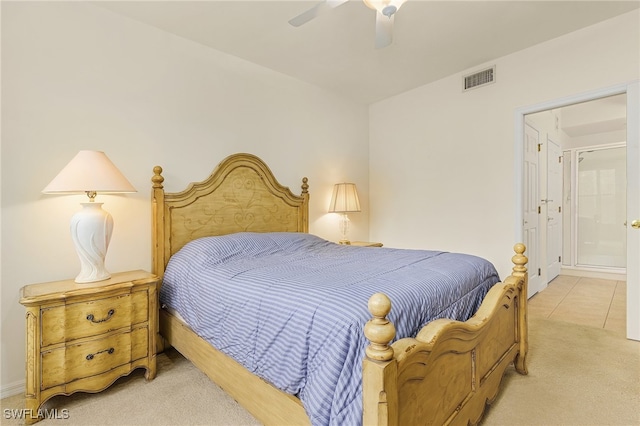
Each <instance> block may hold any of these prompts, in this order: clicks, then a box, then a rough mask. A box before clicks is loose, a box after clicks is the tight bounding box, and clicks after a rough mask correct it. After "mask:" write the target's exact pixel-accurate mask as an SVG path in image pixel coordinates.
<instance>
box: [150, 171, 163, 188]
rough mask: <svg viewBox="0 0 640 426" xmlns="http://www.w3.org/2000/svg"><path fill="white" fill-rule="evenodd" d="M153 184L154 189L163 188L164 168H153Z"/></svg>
mask: <svg viewBox="0 0 640 426" xmlns="http://www.w3.org/2000/svg"><path fill="white" fill-rule="evenodd" d="M151 182H153V187H154V188H162V182H164V177H162V167H160V166H155V167H154V168H153V177H152V178H151Z"/></svg>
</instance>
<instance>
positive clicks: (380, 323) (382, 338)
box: [364, 293, 396, 361]
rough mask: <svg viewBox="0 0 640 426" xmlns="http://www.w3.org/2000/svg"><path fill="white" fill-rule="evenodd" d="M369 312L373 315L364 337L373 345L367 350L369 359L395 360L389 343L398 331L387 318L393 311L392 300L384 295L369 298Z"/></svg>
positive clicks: (377, 294) (366, 326) (379, 294)
mask: <svg viewBox="0 0 640 426" xmlns="http://www.w3.org/2000/svg"><path fill="white" fill-rule="evenodd" d="M368 307H369V312H371V315H373V318H372V319H370V320H369V321H368V322H367V324H366V325H365V326H364V335H365V336H366V337H367V339H369V341H370V342H371V344H370V345H369V346H367V348H366V354H367V357H368V358H369V359H372V360H375V361H389V360H391V359H392V358H393V348H392V347H391V346H389V342H391V339H393V338H394V337H395V335H396V329H395V327H394V326H393V324H392V323H391V322H390V321H389V320H388V319H387V318H386V316H387V315H388V314H389V312H390V311H391V300H390V299H389V297H387V295H385V294H383V293H376V294H374V295H373V296H371V297H370V298H369V304H368Z"/></svg>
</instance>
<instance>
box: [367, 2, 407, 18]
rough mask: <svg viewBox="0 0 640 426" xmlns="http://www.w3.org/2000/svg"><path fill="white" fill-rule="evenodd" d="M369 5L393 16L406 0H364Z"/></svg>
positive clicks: (387, 15)
mask: <svg viewBox="0 0 640 426" xmlns="http://www.w3.org/2000/svg"><path fill="white" fill-rule="evenodd" d="M362 1H363V2H364V4H366V5H367V7H369V8H371V9H374V10H377V11H378V13H381V14H382V15H384V16H386V17H387V18H391V17H392V16H393V15H394V14H395V13H396V12H397V11H398V9H400V6H402V5H403V4H404V2H405V1H406V0H362Z"/></svg>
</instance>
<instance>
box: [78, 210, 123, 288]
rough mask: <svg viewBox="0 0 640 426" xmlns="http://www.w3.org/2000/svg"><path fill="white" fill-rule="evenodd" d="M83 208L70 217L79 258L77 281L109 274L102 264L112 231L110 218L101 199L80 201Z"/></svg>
mask: <svg viewBox="0 0 640 426" xmlns="http://www.w3.org/2000/svg"><path fill="white" fill-rule="evenodd" d="M81 204H82V210H80V211H79V212H78V213H76V214H75V215H73V217H72V218H71V238H72V239H73V243H74V244H75V246H76V251H77V252H78V257H79V258H80V273H79V274H78V276H77V277H76V279H75V281H76V282H77V283H91V282H95V281H102V280H106V279H109V278H111V274H110V273H109V271H107V269H106V268H105V266H104V258H105V256H106V255H107V248H108V247H109V241H111V234H112V232H113V218H112V217H111V215H110V214H109V213H108V212H106V211H104V210H102V203H81Z"/></svg>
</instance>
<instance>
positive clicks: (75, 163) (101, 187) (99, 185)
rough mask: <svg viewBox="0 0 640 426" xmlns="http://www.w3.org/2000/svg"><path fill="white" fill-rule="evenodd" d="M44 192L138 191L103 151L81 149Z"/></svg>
mask: <svg viewBox="0 0 640 426" xmlns="http://www.w3.org/2000/svg"><path fill="white" fill-rule="evenodd" d="M42 192H44V193H45V194H52V193H82V192H102V193H104V192H110V193H117V192H136V189H135V188H134V187H133V185H131V183H130V182H129V181H128V180H127V178H126V177H124V175H123V174H122V173H120V170H118V168H117V167H116V166H115V165H114V164H113V163H112V162H111V160H109V157H107V156H106V155H105V153H104V152H102V151H80V152H78V154H77V155H76V156H75V157H73V159H72V160H71V161H70V162H69V164H67V165H66V166H65V168H64V169H62V171H61V172H60V173H58V176H56V177H55V178H54V179H53V180H52V181H51V182H50V183H49V185H47V186H46V187H45V188H44V189H43V190H42Z"/></svg>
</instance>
